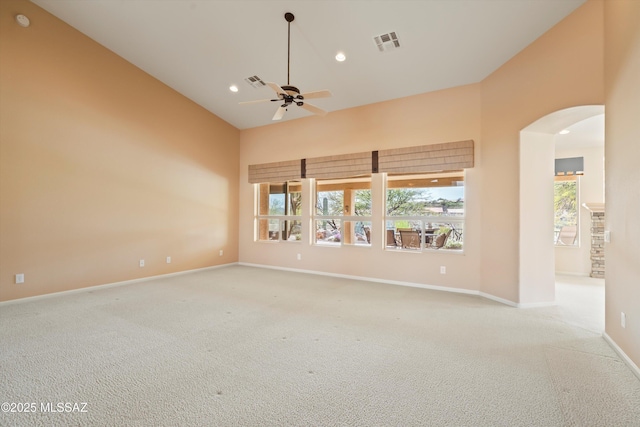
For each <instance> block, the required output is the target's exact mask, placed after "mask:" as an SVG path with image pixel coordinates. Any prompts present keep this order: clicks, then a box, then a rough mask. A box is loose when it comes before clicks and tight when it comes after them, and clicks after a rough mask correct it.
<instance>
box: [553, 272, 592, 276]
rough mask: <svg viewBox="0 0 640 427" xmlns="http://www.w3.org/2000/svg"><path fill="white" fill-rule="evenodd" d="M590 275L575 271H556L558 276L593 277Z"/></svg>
mask: <svg viewBox="0 0 640 427" xmlns="http://www.w3.org/2000/svg"><path fill="white" fill-rule="evenodd" d="M589 274H590V273H576V272H575V271H556V272H555V275H556V276H576V277H591V276H590V275H589Z"/></svg>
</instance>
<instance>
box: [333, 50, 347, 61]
mask: <svg viewBox="0 0 640 427" xmlns="http://www.w3.org/2000/svg"><path fill="white" fill-rule="evenodd" d="M345 59H347V57H346V56H345V55H344V53H342V52H338V54H337V55H336V61H338V62H342V61H344V60H345Z"/></svg>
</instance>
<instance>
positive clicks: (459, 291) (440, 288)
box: [238, 262, 515, 305]
mask: <svg viewBox="0 0 640 427" xmlns="http://www.w3.org/2000/svg"><path fill="white" fill-rule="evenodd" d="M238 265H244V266H247V267H257V268H268V269H271V270H283V271H293V272H296V273H305V274H315V275H318V276H328V277H340V278H342V279H352V280H362V281H365V282H374V283H385V284H388V285H397V286H408V287H411V288H422V289H429V290H432V291H444V292H453V293H457V294H466V295H480V296H484V295H481V293H480V292H478V291H474V290H470V289H460V288H448V287H446V286H435V285H425V284H422V283H413V282H402V281H398V280H386V279H377V278H374V277H365V276H352V275H349V274H337V273H327V272H325V271H316V270H303V269H299V268H288V267H277V266H273V265H264V264H251V263H247V262H239V263H238ZM504 301H506V300H500V301H499V302H504ZM509 304H510V305H512V304H515V303H512V302H509Z"/></svg>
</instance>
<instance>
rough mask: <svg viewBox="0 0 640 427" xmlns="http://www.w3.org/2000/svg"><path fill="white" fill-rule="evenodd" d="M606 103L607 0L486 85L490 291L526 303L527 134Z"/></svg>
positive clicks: (486, 273)
mask: <svg viewBox="0 0 640 427" xmlns="http://www.w3.org/2000/svg"><path fill="white" fill-rule="evenodd" d="M603 102H604V87H603V20H602V2H600V1H589V2H587V3H585V4H584V5H583V6H581V7H580V8H578V9H577V10H576V11H575V12H574V13H572V14H571V15H569V16H568V17H567V18H565V19H564V20H563V21H561V22H560V23H558V24H557V25H556V26H555V27H553V28H552V29H551V30H549V31H548V32H547V33H545V34H543V35H542V36H541V37H540V38H538V39H537V40H536V41H535V42H533V43H532V44H531V45H529V46H528V47H527V48H526V49H524V50H523V51H521V52H520V53H519V54H518V55H516V56H515V57H513V58H512V59H511V60H510V61H508V62H507V63H506V64H504V65H503V66H502V67H500V68H499V69H498V70H496V71H495V72H494V73H493V74H491V75H490V76H489V77H488V78H486V79H485V80H484V81H483V82H482V142H483V146H482V153H481V160H482V164H483V166H484V167H485V168H486V170H487V171H490V173H487V174H485V175H484V176H483V187H482V194H481V198H482V201H483V205H482V215H483V235H484V236H485V238H484V239H483V242H484V244H483V248H482V290H483V291H484V292H486V293H489V294H492V295H496V296H499V297H502V298H505V299H508V300H512V301H518V300H519V298H520V296H519V286H518V276H519V272H518V259H519V249H518V246H519V245H518V235H519V213H518V207H519V198H520V194H519V182H518V181H519V179H518V176H519V153H518V150H519V133H520V131H521V130H522V129H524V128H525V127H526V126H528V125H529V124H531V123H533V122H534V121H536V120H538V119H539V118H541V117H544V116H546V115H547V114H550V113H552V112H554V111H557V110H562V109H564V108H568V107H574V106H578V105H599V104H603ZM523 196H524V195H523ZM497 235H500V236H502V238H500V239H489V238H486V236H497Z"/></svg>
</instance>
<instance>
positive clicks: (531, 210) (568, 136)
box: [519, 105, 604, 329]
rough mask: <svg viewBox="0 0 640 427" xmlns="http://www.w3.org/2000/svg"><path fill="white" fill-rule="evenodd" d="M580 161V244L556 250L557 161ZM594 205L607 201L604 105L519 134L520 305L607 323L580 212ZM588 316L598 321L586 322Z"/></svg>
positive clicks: (587, 222) (557, 116) (585, 216)
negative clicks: (554, 308)
mask: <svg viewBox="0 0 640 427" xmlns="http://www.w3.org/2000/svg"><path fill="white" fill-rule="evenodd" d="M561 131H562V134H561ZM598 153H599V154H598ZM578 156H580V157H584V159H585V175H584V176H581V177H580V178H579V179H580V194H579V197H578V205H579V206H578V211H579V214H580V216H579V218H580V220H579V226H578V227H579V230H578V241H577V244H576V245H574V246H572V247H558V246H556V244H555V243H556V241H557V239H555V238H554V237H555V235H554V211H555V207H554V198H553V188H554V162H555V159H556V158H563V157H578ZM587 177H588V179H587ZM593 202H602V203H603V202H604V106H600V105H589V106H579V107H572V108H568V109H564V110H559V111H556V112H553V113H551V114H548V115H546V116H544V117H542V118H540V119H538V120H536V121H535V122H534V123H532V124H530V125H529V126H527V127H526V128H524V129H523V130H522V131H521V133H520V288H519V291H520V294H519V295H520V305H521V306H524V307H527V306H541V305H554V304H557V305H561V306H562V307H559V308H560V311H561V312H562V313H563V317H566V316H568V317H573V319H574V321H575V322H581V323H583V324H585V325H590V326H589V328H590V329H593V328H599V327H600V326H598V325H600V324H602V325H603V324H604V280H603V279H600V282H598V280H597V279H592V278H590V277H589V275H590V271H591V260H590V252H591V235H590V232H591V217H590V213H589V211H587V210H586V209H585V208H583V207H582V205H583V204H584V203H593ZM581 291H583V293H582V294H580V292H581ZM576 292H577V294H576ZM589 293H591V295H589ZM600 306H601V307H600ZM581 307H583V308H584V310H582V309H581ZM588 313H593V316H594V318H592V319H591V320H588V319H587V318H585V316H587V317H588V316H589V314H588ZM575 322H574V323H575ZM585 322H586V323H585Z"/></svg>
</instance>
